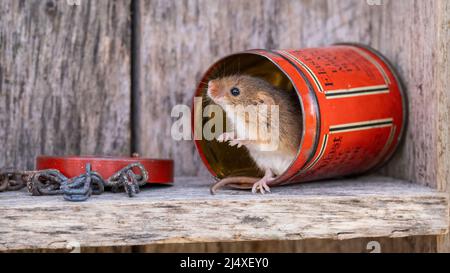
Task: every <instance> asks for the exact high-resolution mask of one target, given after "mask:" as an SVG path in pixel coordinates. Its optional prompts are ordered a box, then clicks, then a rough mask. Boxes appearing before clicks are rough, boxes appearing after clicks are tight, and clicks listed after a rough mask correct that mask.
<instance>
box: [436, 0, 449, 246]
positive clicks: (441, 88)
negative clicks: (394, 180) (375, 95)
mask: <svg viewBox="0 0 450 273" xmlns="http://www.w3.org/2000/svg"><path fill="white" fill-rule="evenodd" d="M438 2H439V4H438V6H437V12H438V45H437V48H436V59H437V60H438V64H437V68H436V69H437V72H436V88H437V92H438V94H437V103H438V105H437V112H438V118H437V122H438V126H437V128H436V134H437V142H438V145H437V155H436V156H437V162H436V164H437V173H436V176H437V183H438V188H439V189H440V190H442V191H445V192H447V193H449V194H450V184H449V183H450V126H449V124H450V92H449V86H450V1H445V0H439V1H438ZM438 251H440V252H450V235H449V234H447V235H446V236H442V237H440V238H439V240H438Z"/></svg>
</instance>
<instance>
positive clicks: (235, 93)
mask: <svg viewBox="0 0 450 273" xmlns="http://www.w3.org/2000/svg"><path fill="white" fill-rule="evenodd" d="M230 92H231V95H233V96H235V97H236V96H239V94H241V90H239V88H237V87H233V88H231V90H230Z"/></svg>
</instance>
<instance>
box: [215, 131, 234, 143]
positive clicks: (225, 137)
mask: <svg viewBox="0 0 450 273" xmlns="http://www.w3.org/2000/svg"><path fill="white" fill-rule="evenodd" d="M233 139H234V133H232V132H225V133H223V134H221V135H220V136H218V137H217V141H219V142H226V141H230V140H233Z"/></svg>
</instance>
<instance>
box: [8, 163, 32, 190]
mask: <svg viewBox="0 0 450 273" xmlns="http://www.w3.org/2000/svg"><path fill="white" fill-rule="evenodd" d="M36 172H37V171H18V170H14V169H13V168H6V169H2V170H0V192H3V191H18V190H21V189H23V188H25V187H26V185H27V182H28V180H29V179H30V177H31V176H33V175H34V174H35V173H36Z"/></svg>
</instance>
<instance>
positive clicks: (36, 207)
mask: <svg viewBox="0 0 450 273" xmlns="http://www.w3.org/2000/svg"><path fill="white" fill-rule="evenodd" d="M210 183H211V181H209V180H207V179H202V178H180V179H178V180H177V181H176V185H177V186H176V187H157V188H153V189H148V190H145V191H143V192H142V193H141V194H140V195H139V196H138V197H137V198H132V199H129V198H127V197H125V196H124V195H123V194H104V195H101V196H95V197H93V198H92V199H91V200H90V201H89V202H86V203H69V202H64V201H63V200H62V198H61V197H60V196H59V197H58V196H56V197H40V198H36V197H31V196H29V195H27V194H25V193H24V192H15V193H14V192H12V193H5V194H1V195H0V210H1V211H2V217H1V218H0V234H2V236H1V237H0V251H6V250H19V249H37V248H39V249H42V248H45V249H60V248H65V247H66V245H67V244H68V243H70V242H78V243H79V244H80V245H81V246H83V247H101V246H132V245H150V244H167V243H192V242H242V241H261V240H304V239H337V240H345V239H353V238H371V237H391V238H398V237H407V236H419V235H440V234H445V233H446V232H447V231H448V225H449V215H448V214H449V211H448V198H447V196H446V194H443V193H438V192H436V191H434V190H433V189H430V188H426V187H423V186H420V185H416V184H412V183H408V182H404V181H400V180H395V179H392V178H385V177H364V178H360V179H354V180H337V181H332V182H322V183H309V184H304V185H293V186H287V187H281V188H276V189H274V192H273V194H270V195H266V196H256V195H252V194H249V192H246V191H223V192H221V193H220V194H219V195H217V196H211V195H210V194H209V192H208V187H207V186H208V184H210ZM37 200H38V202H37ZM205 219H207V220H206V222H205Z"/></svg>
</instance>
